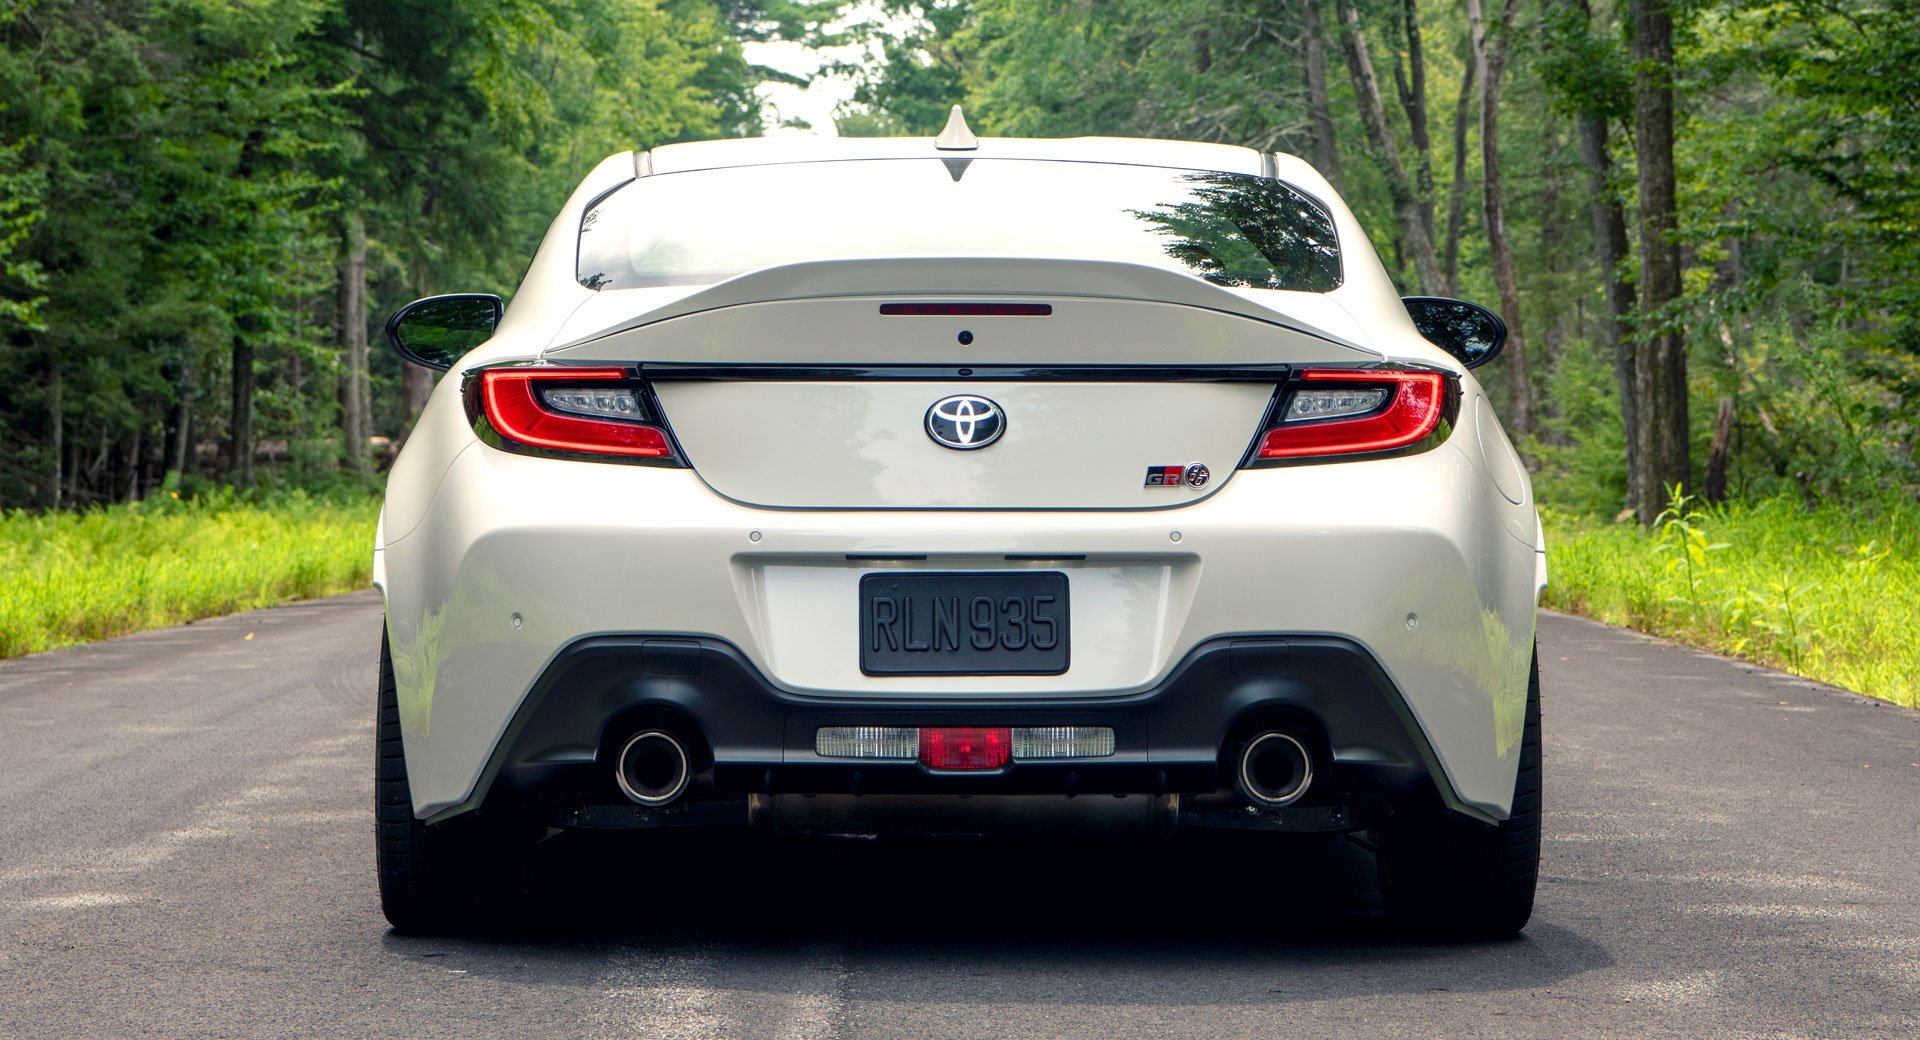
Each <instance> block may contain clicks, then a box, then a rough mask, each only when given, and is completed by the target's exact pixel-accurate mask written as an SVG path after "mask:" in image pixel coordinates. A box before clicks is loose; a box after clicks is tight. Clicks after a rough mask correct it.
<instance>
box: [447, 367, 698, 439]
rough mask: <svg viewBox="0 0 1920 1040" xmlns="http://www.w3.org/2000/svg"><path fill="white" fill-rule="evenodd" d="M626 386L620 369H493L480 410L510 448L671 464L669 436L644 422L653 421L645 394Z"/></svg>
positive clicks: (484, 382)
mask: <svg viewBox="0 0 1920 1040" xmlns="http://www.w3.org/2000/svg"><path fill="white" fill-rule="evenodd" d="M626 381H628V375H627V373H626V372H625V371H623V370H621V369H618V368H495V369H488V370H487V371H485V372H482V373H481V374H480V388H479V389H480V410H481V412H482V413H483V414H484V415H485V416H486V420H487V424H488V425H489V426H491V427H493V432H494V433H496V434H498V435H499V437H500V439H501V440H503V441H505V442H506V444H505V445H504V446H505V447H509V448H512V447H514V446H522V449H523V450H524V448H536V449H541V450H545V451H560V452H570V453H575V454H582V455H621V456H626V457H629V458H645V459H668V458H671V457H672V455H673V449H672V448H671V447H670V446H669V445H668V444H667V435H666V432H665V431H663V430H662V429H660V428H659V427H658V426H650V425H647V424H646V423H645V422H644V421H642V420H646V419H651V418H652V416H649V415H647V414H646V413H645V409H644V407H643V406H642V404H641V402H640V397H639V391H638V390H637V389H636V388H635V387H634V386H625V387H622V386H619V385H617V384H619V383H622V382H626ZM610 384H612V385H610ZM602 416H604V417H602ZM616 416H617V417H616Z"/></svg>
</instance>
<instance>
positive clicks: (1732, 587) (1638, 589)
mask: <svg viewBox="0 0 1920 1040" xmlns="http://www.w3.org/2000/svg"><path fill="white" fill-rule="evenodd" d="M1542 519H1543V520H1544V522H1545V524H1546V530H1547V569H1548V573H1549V576H1550V580H1551V582H1552V584H1551V585H1550V587H1549V588H1548V589H1547V595H1546V604H1547V605H1548V606H1551V607H1554V608H1556V609H1559V610H1566V611H1570V612H1572V613H1576V614H1585V615H1587V616H1588V617H1592V618H1596V619H1598V620H1601V621H1606V622H1609V623H1612V624H1616V625H1626V626H1628V627H1631V628H1637V629H1640V630H1641V631H1644V632H1651V633H1653V634H1655V635H1660V636H1667V637H1670V638H1673V639H1676V640H1679V641H1681V642H1684V643H1690V644H1692V645H1694V646H1699V647H1704V648H1706V649H1709V650H1714V651H1718V652H1720V653H1724V654H1729V655H1732V656H1736V657H1744V658H1747V659H1749V660H1753V661H1758V662H1760V663H1762V664H1767V665H1771V666H1773V667H1775V668H1780V669H1783V670H1785V671H1789V672H1792V673H1794V674H1796V675H1804V676H1806V677H1808V678H1810V679H1818V680H1820V681H1822V682H1828V683H1832V684H1834V685H1835V686H1841V687H1845V688H1846V689H1849V690H1854V691H1857V692H1859V693H1864V694H1869V695H1871V696H1874V697H1880V698H1883V699H1886V700H1889V701H1892V702H1894V703H1896V704H1903V705H1906V706H1908V707H1915V706H1920V640H1916V639H1915V638H1914V633H1915V632H1916V631H1920V507H1916V506H1914V505H1913V504H1911V503H1889V504H1872V505H1868V506H1850V505H1846V504H1836V505H1823V506H1821V507H1819V508H1817V509H1813V510H1808V509H1806V508H1805V507H1803V506H1802V505H1800V504H1799V503H1797V502H1795V501H1792V500H1788V499H1774V500H1769V501H1763V502H1758V503H1753V504H1747V505H1728V506H1722V507H1716V508H1713V509H1703V510H1698V511H1695V510H1692V509H1689V508H1687V506H1686V505H1682V506H1681V507H1680V508H1678V509H1677V510H1669V511H1668V515H1667V517H1666V518H1665V520H1664V521H1663V523H1662V524H1660V525H1656V526H1655V527H1654V528H1653V529H1651V530H1642V529H1641V528H1640V527H1639V526H1637V525H1635V524H1632V523H1625V524H1615V523H1610V522H1608V521H1606V520H1602V519H1596V518H1591V517H1583V516H1575V515H1571V514H1566V513H1560V512H1555V511H1553V510H1543V512H1542Z"/></svg>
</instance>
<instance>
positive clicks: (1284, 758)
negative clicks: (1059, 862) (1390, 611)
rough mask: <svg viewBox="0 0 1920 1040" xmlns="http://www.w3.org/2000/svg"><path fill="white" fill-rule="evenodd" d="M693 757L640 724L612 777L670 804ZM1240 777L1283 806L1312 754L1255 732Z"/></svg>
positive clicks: (1308, 780)
mask: <svg viewBox="0 0 1920 1040" xmlns="http://www.w3.org/2000/svg"><path fill="white" fill-rule="evenodd" d="M692 771H693V760H692V758H691V757H690V756H689V755H688V754H687V746H686V745H685V744H683V743H681V742H680V739H679V738H678V737H675V736H674V735H673V734H671V733H668V732H667V731H666V730H660V729H648V730H641V731H640V732H638V733H635V734H634V735H633V736H632V737H629V738H628V739H627V742H626V743H625V744H624V745H622V746H621V748H620V753H619V754H618V755H616V756H614V766H613V778H614V782H615V783H617V784H619V785H620V791H621V793H622V794H625V795H626V796H627V797H628V798H629V799H631V800H632V801H634V802H635V803H636V804H639V805H644V806H649V807H656V808H657V807H659V806H664V805H668V804H671V803H672V802H674V801H675V800H677V799H678V798H679V797H680V796H681V795H683V794H685V793H686V791H687V782H688V780H689V779H690V778H691V775H692ZM1235 781H1236V784H1237V786H1238V787H1239V788H1240V793H1241V794H1243V795H1245V796H1246V798H1247V800H1248V801H1250V802H1252V803H1253V804H1254V805H1256V806H1259V807H1261V808H1265V809H1281V808H1285V807H1286V806H1289V805H1292V804H1293V803H1295V802H1297V801H1299V800H1300V799H1301V798H1304V797H1305V796H1306V793H1307V789H1308V788H1309V787H1311V786H1313V755H1312V754H1311V753H1309V752H1308V751H1307V746H1306V745H1305V744H1303V743H1301V741H1300V738H1298V737H1296V736H1294V735H1293V734H1291V733H1287V732H1285V731H1283V730H1277V729H1270V730H1267V731H1266V732H1264V733H1259V734H1256V735H1255V736H1254V737H1253V738H1252V739H1250V740H1248V741H1247V742H1246V743H1245V744H1244V745H1242V746H1241V749H1240V757H1239V762H1238V766H1237V768H1236V769H1235Z"/></svg>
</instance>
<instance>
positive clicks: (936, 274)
mask: <svg viewBox="0 0 1920 1040" xmlns="http://www.w3.org/2000/svg"><path fill="white" fill-rule="evenodd" d="M666 292H667V290H663V289H614V290H603V291H601V292H600V293H598V294H596V295H595V297H594V298H593V299H591V300H589V301H587V302H586V303H585V304H583V305H582V306H581V307H580V309H579V310H578V311H576V312H575V313H574V314H573V316H572V317H571V318H570V319H569V320H568V322H567V328H566V329H565V330H563V331H562V333H561V335H560V336H559V337H558V338H557V339H556V341H555V342H554V344H553V345H552V346H550V347H548V348H547V349H548V351H549V352H551V351H556V350H562V349H565V348H568V347H577V346H581V345H583V344H586V343H591V342H593V341H594V340H597V339H602V338H605V337H607V336H612V335H617V334H619V333H622V332H627V331H630V330H632V329H637V328H640V327H641V326H644V325H651V324H654V323H656V322H661V321H667V320H669V319H672V318H680V317H685V316H686V315H689V314H697V313H700V312H702V311H711V310H717V309H719V308H723V307H735V306H739V305H741V304H750V303H772V302H778V301H785V300H817V299H829V298H834V297H874V296H892V297H901V296H910V297H922V298H926V299H929V300H941V299H949V300H950V299H954V298H979V297H986V298H989V299H1005V298H1007V297H1027V296H1032V297H1082V298H1090V299H1116V300H1142V301H1148V302H1153V303H1170V304H1178V305H1181V306H1187V307H1198V308H1202V309H1205V310H1210V311H1219V312H1222V313H1226V314H1233V315H1238V316H1240V317H1243V318H1249V319H1252V320H1254V321H1260V322H1266V323H1268V324H1272V325H1278V326H1281V327H1284V328H1287V329H1291V330H1293V331H1295V332H1299V333H1303V334H1305V335H1308V336H1313V337H1315V338H1318V339H1323V340H1327V341H1328V342H1331V343H1337V344H1339V345H1341V346H1345V347H1352V348H1354V349H1358V350H1365V351H1369V352H1374V351H1373V348H1370V347H1367V346H1365V345H1362V344H1359V343H1355V342H1353V341H1352V340H1351V339H1349V338H1348V337H1345V336H1341V335H1338V334H1336V333H1334V332H1331V331H1329V330H1328V329H1327V328H1326V327H1325V324H1323V323H1322V322H1320V321H1315V320H1314V319H1313V317H1309V315H1317V313H1324V314H1326V315H1327V316H1328V318H1329V319H1330V320H1331V322H1339V323H1340V324H1343V325H1344V324H1348V323H1349V319H1347V318H1346V313H1345V311H1344V310H1343V309H1342V308H1341V307H1340V305H1339V304H1338V303H1336V302H1335V301H1334V300H1333V299H1332V298H1331V297H1329V296H1327V295H1326V294H1324V293H1306V292H1288V291H1283V290H1263V293H1271V294H1272V296H1273V297H1274V300H1275V302H1276V303H1278V304H1281V305H1282V306H1284V307H1285V310H1280V309H1276V308H1274V307H1268V306H1263V305H1262V304H1260V303H1256V302H1254V301H1253V300H1250V299H1248V298H1246V297H1244V296H1241V295H1240V294H1238V293H1235V292H1232V291H1230V290H1228V289H1225V288H1222V287H1220V286H1217V285H1214V284H1212V283H1210V282H1206V281H1202V280H1201V279H1199V278H1195V277H1192V276H1190V275H1184V274H1181V273H1179V272H1177V271H1171V270H1167V269H1165V268H1159V267H1149V266H1146V265H1144V264H1128V263H1119V262H1115V261H1110V260H1039V259H1009V258H1006V257H916V258H907V259H901V258H876V259H839V260H808V261H802V262H800V263H793V264H782V265H779V266H777V267H765V268H761V269H760V270H758V271H749V272H747V273H746V274H743V275H739V276H737V277H734V278H730V279H728V280H727V281H724V282H720V283H718V284H715V285H711V286H707V287H706V288H703V289H698V290H696V291H694V292H691V293H687V294H685V295H681V296H677V297H672V298H669V299H662V296H663V294H665V293H666ZM1331 322H1329V323H1331Z"/></svg>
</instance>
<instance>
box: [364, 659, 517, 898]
mask: <svg viewBox="0 0 1920 1040" xmlns="http://www.w3.org/2000/svg"><path fill="white" fill-rule="evenodd" d="M377 744H378V752H377V754H376V757H375V759H374V769H373V791H374V794H373V798H374V816H375V821H376V822H375V827H376V833H377V840H376V842H375V855H374V859H375V860H376V862H377V863H378V865H379V871H380V909H381V910H382V911H383V912H384V913H385V914H386V916H387V921H388V923H390V924H392V925H393V927H394V929H395V930H396V931H400V932H408V933H416V934H433V933H445V932H454V931H460V930H463V929H465V928H469V927H471V926H472V925H473V924H475V923H477V921H478V919H479V916H480V911H481V910H482V909H483V908H482V906H481V904H482V903H483V902H484V901H486V900H487V899H488V898H489V897H493V896H501V895H509V894H511V893H510V889H511V888H512V887H513V885H515V884H517V883H518V882H519V881H520V880H521V875H520V867H521V866H522V865H523V864H522V859H521V857H520V855H519V853H522V852H524V851H525V850H526V848H527V847H529V846H530V845H531V844H532V842H531V838H530V837H528V836H526V835H524V834H522V833H521V832H520V829H519V828H503V827H498V826H493V827H489V826H485V825H484V824H483V823H482V821H479V820H464V821H460V822H458V823H450V824H442V825H438V826H433V827H429V826H427V825H425V824H423V823H421V822H420V820H419V818H417V817H415V816H414V814H413V791H412V788H411V787H410V786H409V785H408V783H407V758H406V754H405V752H404V751H403V750H402V746H401V739H400V705H399V701H398V698H397V695H396V694H395V691H394V682H393V656H392V652H391V650H390V649H389V648H388V645H387V637H386V635H385V633H382V634H381V637H380V717H379V739H378V740H377Z"/></svg>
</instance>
